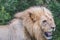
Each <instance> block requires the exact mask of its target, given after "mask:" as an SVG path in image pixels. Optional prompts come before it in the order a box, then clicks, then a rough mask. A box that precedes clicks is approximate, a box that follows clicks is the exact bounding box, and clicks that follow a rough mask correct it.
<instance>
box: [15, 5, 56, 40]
mask: <svg viewBox="0 0 60 40" xmlns="http://www.w3.org/2000/svg"><path fill="white" fill-rule="evenodd" d="M15 17H17V18H20V17H22V19H23V20H24V19H25V21H24V22H25V26H26V25H27V30H28V31H29V33H30V34H31V35H33V34H34V33H33V30H34V29H33V25H34V24H35V23H36V22H38V23H37V24H38V25H39V26H37V27H38V28H40V30H41V31H42V32H43V35H44V37H45V38H46V39H51V38H52V31H55V23H54V19H53V16H52V13H51V12H50V11H49V10H48V9H47V8H45V7H39V6H38V7H31V8H29V9H27V10H25V11H23V12H21V13H18V14H16V15H15ZM28 20H29V21H28ZM30 20H31V21H30ZM31 25H32V26H31ZM37 32H38V33H39V31H37ZM38 33H37V34H38ZM37 34H36V35H37Z"/></svg>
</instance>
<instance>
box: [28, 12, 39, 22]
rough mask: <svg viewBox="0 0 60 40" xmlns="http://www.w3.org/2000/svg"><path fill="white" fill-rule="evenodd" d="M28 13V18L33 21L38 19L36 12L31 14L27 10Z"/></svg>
mask: <svg viewBox="0 0 60 40" xmlns="http://www.w3.org/2000/svg"><path fill="white" fill-rule="evenodd" d="M29 15H30V18H31V20H32V21H33V22H36V21H37V20H38V19H39V18H38V16H37V15H36V14H33V13H30V12H29Z"/></svg>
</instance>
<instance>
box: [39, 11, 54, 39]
mask: <svg viewBox="0 0 60 40" xmlns="http://www.w3.org/2000/svg"><path fill="white" fill-rule="evenodd" d="M39 23H40V26H41V29H42V31H43V33H44V36H45V37H46V38H47V39H51V38H52V31H55V23H54V20H53V16H52V14H51V12H50V11H47V12H46V10H45V11H44V15H42V16H41V17H40V20H39Z"/></svg>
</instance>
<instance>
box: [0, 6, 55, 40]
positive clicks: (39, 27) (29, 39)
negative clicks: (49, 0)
mask: <svg viewBox="0 0 60 40" xmlns="http://www.w3.org/2000/svg"><path fill="white" fill-rule="evenodd" d="M14 17H15V18H14V19H13V20H12V21H11V23H9V24H7V25H6V26H7V27H8V28H7V27H5V28H6V30H4V29H3V27H2V28H1V27H0V30H1V29H2V30H1V32H0V35H2V36H0V38H1V40H47V39H46V38H45V36H44V32H47V31H49V29H51V27H50V25H51V26H52V27H55V24H54V20H53V17H52V14H51V12H50V11H49V10H48V9H46V8H45V7H39V6H38V7H30V8H29V9H27V10H25V11H22V12H19V13H16V14H15V15H14ZM45 19H47V22H48V25H46V26H44V25H43V23H42V21H43V20H45ZM6 31H7V32H6ZM4 32H5V33H4ZM2 33H3V34H2ZM5 34H6V35H7V34H8V36H6V35H5ZM3 36H4V37H3Z"/></svg>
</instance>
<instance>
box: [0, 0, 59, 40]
mask: <svg viewBox="0 0 60 40" xmlns="http://www.w3.org/2000/svg"><path fill="white" fill-rule="evenodd" d="M30 6H45V7H47V8H48V9H49V10H51V12H52V13H53V16H54V20H55V23H56V31H55V32H54V33H53V39H52V40H60V0H0V25H5V24H8V22H9V21H10V20H11V19H12V18H13V15H14V14H15V13H17V12H20V11H23V10H25V9H27V8H29V7H30Z"/></svg>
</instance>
